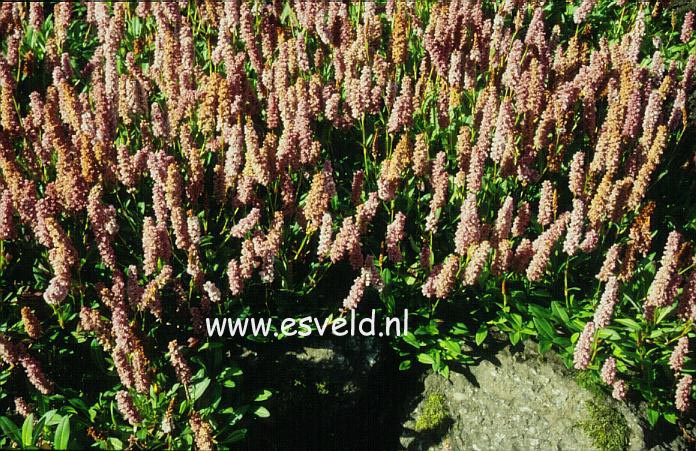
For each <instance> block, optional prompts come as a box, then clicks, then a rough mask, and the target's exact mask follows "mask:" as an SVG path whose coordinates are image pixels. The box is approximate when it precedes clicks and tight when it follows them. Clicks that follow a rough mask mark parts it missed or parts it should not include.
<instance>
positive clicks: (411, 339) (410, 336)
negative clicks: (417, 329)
mask: <svg viewBox="0 0 696 451" xmlns="http://www.w3.org/2000/svg"><path fill="white" fill-rule="evenodd" d="M402 338H403V339H404V341H405V342H406V343H408V344H410V345H411V346H413V347H414V348H416V349H419V348H420V347H421V344H420V342H419V341H418V339H417V338H416V336H415V335H413V333H412V332H409V333H407V334H406V335H404V336H403V337H402Z"/></svg>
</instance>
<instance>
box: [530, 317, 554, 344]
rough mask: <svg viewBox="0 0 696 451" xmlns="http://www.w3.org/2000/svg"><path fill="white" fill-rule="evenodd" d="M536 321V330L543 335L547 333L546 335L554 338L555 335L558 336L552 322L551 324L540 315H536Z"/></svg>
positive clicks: (534, 319)
mask: <svg viewBox="0 0 696 451" xmlns="http://www.w3.org/2000/svg"><path fill="white" fill-rule="evenodd" d="M533 321H534V326H535V327H536V330H537V331H538V332H540V333H541V334H542V335H545V336H546V337H548V338H550V339H553V337H555V336H556V333H555V331H554V330H553V327H551V324H549V322H548V321H546V320H545V319H544V318H542V317H540V316H535V317H534V318H533Z"/></svg>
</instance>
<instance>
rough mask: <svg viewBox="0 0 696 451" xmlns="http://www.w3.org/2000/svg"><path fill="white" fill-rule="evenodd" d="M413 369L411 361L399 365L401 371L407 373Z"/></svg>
mask: <svg viewBox="0 0 696 451" xmlns="http://www.w3.org/2000/svg"><path fill="white" fill-rule="evenodd" d="M410 368H411V361H410V360H404V361H403V362H401V363H400V364H399V370H400V371H406V370H408V369H410Z"/></svg>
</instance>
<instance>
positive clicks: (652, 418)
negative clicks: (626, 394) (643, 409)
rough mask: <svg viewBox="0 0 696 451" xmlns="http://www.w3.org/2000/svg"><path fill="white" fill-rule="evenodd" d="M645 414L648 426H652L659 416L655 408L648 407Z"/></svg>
mask: <svg viewBox="0 0 696 451" xmlns="http://www.w3.org/2000/svg"><path fill="white" fill-rule="evenodd" d="M647 416H648V423H650V427H654V426H655V423H657V419H658V418H660V413H659V412H658V411H657V410H655V409H651V408H649V407H648V412H647Z"/></svg>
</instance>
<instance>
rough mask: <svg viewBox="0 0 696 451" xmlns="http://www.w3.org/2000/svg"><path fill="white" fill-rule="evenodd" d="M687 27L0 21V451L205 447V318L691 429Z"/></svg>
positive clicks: (613, 12) (218, 11)
mask: <svg viewBox="0 0 696 451" xmlns="http://www.w3.org/2000/svg"><path fill="white" fill-rule="evenodd" d="M692 6H693V5H691V6H690V3H688V2H681V3H679V2H675V4H673V5H670V4H668V2H626V1H621V0H617V1H603V0H600V1H587V0H584V1H582V2H581V3H579V4H571V3H569V2H566V1H545V2H544V1H537V2H521V1H515V0H506V1H499V2H489V1H486V2H473V1H455V2H451V3H439V2H387V3H386V4H381V3H373V2H366V3H355V4H350V5H347V4H343V3H338V2H281V1H276V2H273V3H272V4H268V5H266V4H264V3H262V2H253V3H249V2H241V1H240V2H236V1H228V2H219V3H218V2H200V3H195V2H172V3H135V2H130V3H129V2H113V3H109V2H95V3H55V4H53V3H51V4H49V3H46V4H42V3H31V4H27V3H4V4H3V5H2V6H0V32H1V33H2V57H0V127H1V128H0V170H1V172H0V188H1V189H0V246H1V251H0V274H1V276H0V295H1V296H2V302H1V303H0V313H1V314H0V318H2V320H0V321H1V322H0V357H1V360H2V361H3V362H4V365H3V366H0V387H2V391H0V409H2V410H4V411H7V412H8V415H7V416H4V417H1V418H0V427H1V428H2V431H3V434H4V435H3V436H2V438H0V440H1V441H0V446H7V445H10V444H23V445H25V446H29V445H34V444H39V445H41V444H48V443H51V444H53V445H54V446H56V447H58V448H60V447H65V446H86V445H89V444H96V445H98V446H100V447H111V448H120V447H125V446H128V445H129V444H131V445H133V446H140V447H167V448H171V447H173V448H182V447H187V446H189V445H191V444H195V446H196V447H198V448H200V449H210V448H211V447H212V446H214V445H217V446H221V447H228V446H230V444H231V443H234V442H235V441H237V440H239V439H241V438H243V436H244V427H245V422H248V421H250V420H251V418H253V414H256V415H258V416H265V415H268V412H267V410H266V409H265V408H264V407H263V405H262V403H263V401H264V400H265V399H267V397H268V396H269V393H267V392H263V393H249V392H247V391H245V390H243V377H242V376H243V374H242V372H241V370H240V369H239V367H238V366H237V365H236V364H234V363H232V362H233V361H234V359H235V358H236V357H237V356H238V353H239V352H240V347H241V346H243V343H240V340H229V341H228V342H225V343H224V346H223V343H221V342H219V341H215V340H209V339H208V338H206V336H205V329H204V322H203V320H204V318H205V317H206V316H210V315H224V316H229V317H235V316H245V315H261V314H263V315H268V316H275V317H284V316H294V315H302V314H307V313H312V314H315V315H320V314H324V315H326V316H328V315H331V314H333V315H334V316H339V315H342V314H345V312H346V311H347V310H349V309H358V310H360V309H363V308H365V307H368V306H373V307H378V308H380V309H381V310H382V311H383V312H384V314H396V313H398V312H400V311H402V310H403V309H404V308H408V309H409V311H410V312H411V313H412V315H413V322H414V324H416V326H417V328H416V329H415V331H414V332H413V333H412V334H409V335H408V336H406V337H404V338H402V339H398V340H396V341H395V342H394V343H393V345H394V346H395V347H396V348H397V349H398V350H399V352H400V353H401V354H402V355H403V363H402V367H403V368H408V367H409V366H410V365H412V364H413V362H414V361H416V360H417V361H420V362H423V363H426V364H430V365H432V366H433V368H434V369H435V370H437V371H439V372H441V373H442V374H443V375H445V376H446V375H447V372H448V368H449V366H448V365H449V364H450V363H451V362H460V363H462V362H463V363H468V362H471V361H472V360H473V358H474V355H466V353H464V352H462V343H466V344H469V345H473V346H474V347H475V346H476V345H480V344H481V343H482V342H483V341H484V340H486V339H488V335H489V330H491V329H494V330H495V331H497V332H503V333H505V334H506V336H507V337H508V338H509V340H510V342H511V343H512V344H513V345H514V344H517V343H518V342H520V341H521V340H523V339H526V338H533V339H535V340H537V341H539V343H540V344H541V346H542V348H543V349H551V348H553V349H556V350H557V351H558V352H560V353H561V355H563V356H564V357H565V358H566V360H567V362H568V364H569V365H573V366H574V367H575V368H577V369H579V370H589V371H591V372H592V374H595V375H596V377H597V378H598V379H601V380H602V381H603V383H604V384H605V385H606V387H607V390H608V391H610V392H612V393H613V395H614V396H615V397H616V398H619V399H624V398H625V397H630V398H632V399H635V400H642V401H645V402H646V406H647V413H648V419H649V420H650V421H651V422H652V423H653V424H654V423H655V422H657V421H658V420H659V418H660V417H662V418H664V419H665V420H667V421H671V422H676V421H678V418H679V416H682V415H689V407H690V402H691V400H692V397H693V395H692V393H693V390H692V374H693V372H694V369H695V368H694V365H693V360H692V359H691V358H690V357H689V340H690V339H691V338H693V335H694V333H693V321H694V319H696V305H695V302H696V270H695V269H694V250H693V239H694V233H695V232H696V220H695V219H694V212H696V207H695V206H694V202H695V201H694V198H696V196H694V195H693V194H694V192H695V191H694V186H693V183H694V182H693V175H694V174H693V172H694V165H695V163H694V159H693V157H694V154H693V147H689V145H688V140H687V139H685V138H684V136H685V134H687V135H686V136H689V137H692V138H693V136H694V135H693V119H690V118H693V116H689V108H688V105H689V104H690V103H692V102H693V85H694V80H693V78H694V69H695V67H696V57H695V56H694V54H695V48H696V37H694V33H693V21H694V12H693V10H692V9H693V8H692ZM684 143H687V144H684ZM691 146H692V145H691ZM337 292H340V293H342V294H341V297H340V298H336V293H337ZM230 355H231V356H232V359H230V358H229V356H230ZM76 368H79V369H80V371H79V372H78V373H76V372H75V369H76ZM22 417H23V418H24V419H22Z"/></svg>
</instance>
